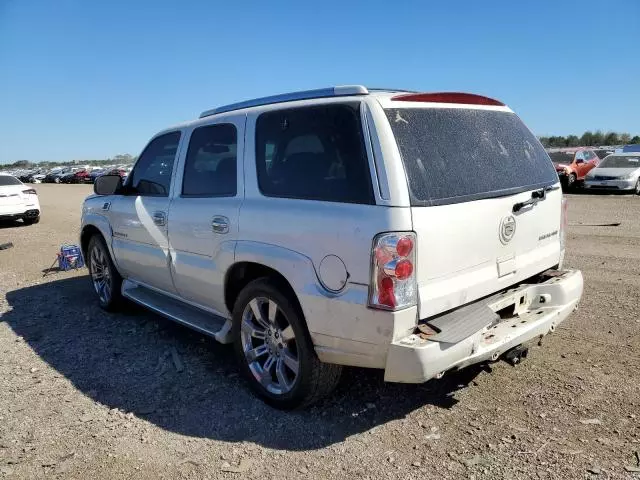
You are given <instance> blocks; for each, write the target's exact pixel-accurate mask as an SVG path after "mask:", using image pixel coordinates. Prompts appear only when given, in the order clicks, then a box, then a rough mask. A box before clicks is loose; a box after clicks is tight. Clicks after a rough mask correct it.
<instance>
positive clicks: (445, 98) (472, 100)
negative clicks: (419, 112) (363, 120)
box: [391, 92, 504, 107]
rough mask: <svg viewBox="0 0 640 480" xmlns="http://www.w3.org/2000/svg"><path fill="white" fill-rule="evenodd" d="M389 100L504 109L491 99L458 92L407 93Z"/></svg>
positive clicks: (499, 103) (501, 104)
mask: <svg viewBox="0 0 640 480" xmlns="http://www.w3.org/2000/svg"><path fill="white" fill-rule="evenodd" d="M391 100H394V101H396V102H431V103H464V104H466V105H489V106H495V107H504V103H502V102H499V101H498V100H495V99H493V98H489V97H484V96H482V95H476V94H474V93H458V92H438V93H407V94H402V95H396V96H395V97H392V98H391Z"/></svg>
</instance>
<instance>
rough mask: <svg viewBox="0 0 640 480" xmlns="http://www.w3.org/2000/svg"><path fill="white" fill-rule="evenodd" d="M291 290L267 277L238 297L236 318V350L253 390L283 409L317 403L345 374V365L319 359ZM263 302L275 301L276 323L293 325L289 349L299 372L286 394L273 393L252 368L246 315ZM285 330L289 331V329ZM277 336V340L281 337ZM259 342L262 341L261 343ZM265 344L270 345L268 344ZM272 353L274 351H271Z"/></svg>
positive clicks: (244, 290) (234, 318)
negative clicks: (245, 338) (244, 325)
mask: <svg viewBox="0 0 640 480" xmlns="http://www.w3.org/2000/svg"><path fill="white" fill-rule="evenodd" d="M287 290H288V289H287V288H283V287H282V286H280V285H279V283H278V282H277V281H276V280H273V279H270V278H266V277H265V278H259V279H257V280H254V281H252V282H251V283H249V284H248V285H247V286H246V287H245V288H244V289H243V290H242V291H241V292H240V294H239V295H238V298H237V299H236V302H235V305H234V308H233V316H232V319H233V329H232V335H233V341H234V348H235V352H236V356H237V359H238V363H239V366H240V370H241V372H242V374H243V376H244V377H245V378H246V379H247V381H248V383H249V385H250V387H251V389H252V390H253V391H254V392H255V393H256V395H257V396H258V397H260V398H261V399H262V400H264V402H265V403H267V404H269V405H271V406H272V407H275V408H278V409H282V410H291V409H294V408H302V407H306V406H308V405H311V404H313V403H315V402H317V401H318V400H320V399H321V398H323V397H324V396H326V395H328V394H329V393H330V392H331V391H332V390H333V389H334V388H335V387H336V385H337V384H338V382H339V380H340V375H341V373H342V366H340V365H333V364H328V363H323V362H321V361H320V360H319V359H318V357H317V355H316V352H315V350H314V348H313V344H312V342H311V337H310V335H309V332H308V330H307V327H306V324H305V320H304V315H303V314H302V310H301V308H300V306H299V304H298V302H297V301H296V299H295V298H291V296H290V295H289V294H286V293H284V292H286V291H287ZM259 299H262V300H265V299H268V300H269V302H271V301H273V302H275V304H276V305H277V307H278V308H277V312H278V313H277V314H276V315H275V317H276V318H277V320H275V322H278V323H280V324H281V325H282V324H283V323H284V324H288V325H290V326H291V329H292V330H293V334H294V336H295V337H294V338H293V339H292V340H290V343H289V344H287V345H288V346H287V347H285V348H291V349H292V350H293V349H294V348H295V354H296V357H297V360H298V367H297V373H296V374H295V378H294V380H293V381H292V386H291V387H290V390H288V391H286V392H284V393H273V392H272V391H269V390H268V389H267V387H265V386H263V384H262V383H261V382H260V381H258V379H257V378H256V374H255V373H254V371H255V370H252V367H250V362H249V360H248V359H247V357H246V354H245V349H244V346H243V332H242V323H243V316H244V315H245V312H246V311H248V309H250V308H251V307H250V303H251V302H252V301H257V300H259ZM275 322H274V323H275ZM285 330H287V329H286V328H285ZM281 335H282V334H281ZM275 336H276V338H277V334H276V335H275ZM252 338H253V337H252ZM257 341H258V342H260V340H257ZM281 341H282V342H283V343H284V342H286V339H285V336H284V335H282V336H281ZM264 342H265V345H266V341H264ZM289 346H290V347H289ZM269 352H271V350H270V351H269ZM265 355H267V357H271V358H273V359H274V360H275V357H272V356H271V353H269V354H267V353H266V352H265ZM282 359H283V363H286V362H284V356H283V357H282ZM256 360H257V359H256ZM265 362H266V360H265ZM255 364H256V361H255V360H254V362H252V363H251V365H255ZM265 364H266V363H265ZM254 368H255V367H254ZM277 368H278V366H277V364H276V366H275V367H274V369H276V370H277ZM269 375H270V377H271V379H273V377H274V376H276V373H275V372H273V373H271V374H269ZM279 380H280V377H278V381H279Z"/></svg>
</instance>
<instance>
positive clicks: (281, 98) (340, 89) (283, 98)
mask: <svg viewBox="0 0 640 480" xmlns="http://www.w3.org/2000/svg"><path fill="white" fill-rule="evenodd" d="M368 94H369V90H367V88H366V87H363V86H362V85H342V86H337V87H329V88H319V89H317V90H304V91H301V92H291V93H283V94H281V95H272V96H270V97H262V98H254V99H253V100H245V101H244V102H238V103H231V104H229V105H224V106H222V107H216V108H212V109H211V110H206V111H204V112H202V113H201V114H200V118H204V117H209V116H211V115H215V114H217V113H224V112H231V111H233V110H240V109H241V108H249V107H259V106H261V105H270V104H272V103H281V102H293V101H296V100H309V99H312V98H327V97H344V96H349V95H368Z"/></svg>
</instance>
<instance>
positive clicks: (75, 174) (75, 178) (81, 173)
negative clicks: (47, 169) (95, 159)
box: [60, 169, 89, 183]
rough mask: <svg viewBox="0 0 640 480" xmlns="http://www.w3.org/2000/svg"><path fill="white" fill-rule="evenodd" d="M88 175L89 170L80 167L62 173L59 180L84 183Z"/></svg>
mask: <svg viewBox="0 0 640 480" xmlns="http://www.w3.org/2000/svg"><path fill="white" fill-rule="evenodd" d="M74 170H75V169H74ZM88 177H89V172H87V171H86V170H85V169H80V170H75V171H71V172H69V173H67V174H65V175H63V176H62V177H60V181H61V182H62V183H85V182H86V181H87V178H88Z"/></svg>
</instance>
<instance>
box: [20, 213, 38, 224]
mask: <svg viewBox="0 0 640 480" xmlns="http://www.w3.org/2000/svg"><path fill="white" fill-rule="evenodd" d="M22 221H23V222H24V224H25V225H33V224H34V223H38V222H40V215H38V216H37V217H24V218H23V219H22Z"/></svg>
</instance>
